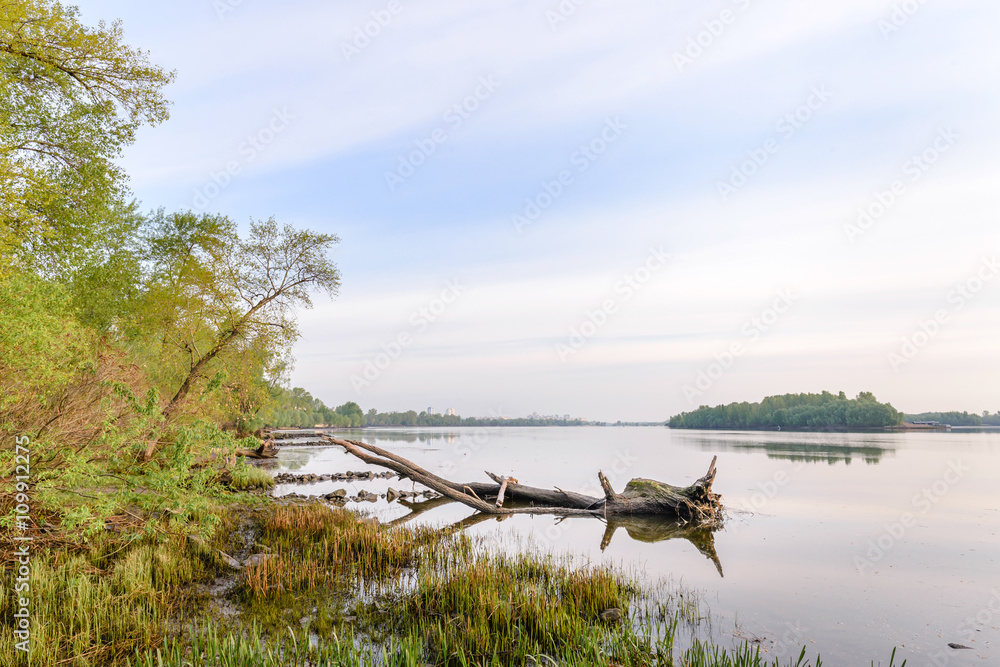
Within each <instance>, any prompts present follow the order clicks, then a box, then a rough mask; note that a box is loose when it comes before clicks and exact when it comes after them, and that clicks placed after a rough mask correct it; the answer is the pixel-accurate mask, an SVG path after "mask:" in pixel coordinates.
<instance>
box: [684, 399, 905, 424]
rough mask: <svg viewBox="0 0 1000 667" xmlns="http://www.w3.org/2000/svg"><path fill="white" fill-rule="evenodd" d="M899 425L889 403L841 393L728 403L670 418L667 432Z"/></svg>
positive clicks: (900, 421)
mask: <svg viewBox="0 0 1000 667" xmlns="http://www.w3.org/2000/svg"><path fill="white" fill-rule="evenodd" d="M902 424H903V413H901V412H899V411H898V410H896V408H894V407H892V405H890V404H889V403H879V402H878V400H877V399H876V398H875V395H874V394H872V393H871V392H867V391H863V392H861V393H860V394H858V395H857V397H856V398H847V395H846V394H844V392H839V393H837V394H833V393H830V392H828V391H824V392H823V393H821V394H783V395H781V396H768V397H767V398H765V399H764V400H762V401H761V402H760V403H747V402H743V403H730V404H728V405H717V406H715V407H709V406H707V405H703V406H701V407H699V408H698V409H697V410H694V411H692V412H682V413H681V414H679V415H674V416H673V417H671V418H670V421H668V422H667V425H668V426H669V427H670V428H698V429H778V428H783V429H791V430H800V431H847V430H852V429H878V428H886V427H892V426H900V425H902Z"/></svg>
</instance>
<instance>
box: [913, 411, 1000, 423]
mask: <svg viewBox="0 0 1000 667" xmlns="http://www.w3.org/2000/svg"><path fill="white" fill-rule="evenodd" d="M904 418H905V420H906V421H907V422H909V423H911V424H912V423H919V422H938V423H940V424H947V425H949V426H1000V411H997V413H996V414H994V415H991V414H990V413H989V411H988V410H983V414H982V416H980V415H977V414H976V413H974V412H958V411H952V412H921V413H920V414H915V415H911V414H906V415H904Z"/></svg>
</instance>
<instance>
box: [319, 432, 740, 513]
mask: <svg viewBox="0 0 1000 667" xmlns="http://www.w3.org/2000/svg"><path fill="white" fill-rule="evenodd" d="M324 438H325V439H326V440H328V441H329V442H331V443H332V444H335V445H338V446H340V447H343V448H344V449H345V450H347V451H348V452H349V453H350V454H353V455H354V456H356V457H357V458H359V459H361V460H362V461H364V462H365V463H369V464H371V465H376V466H379V467H382V468H388V469H389V470H394V471H395V472H397V473H399V474H400V476H402V477H407V478H409V479H411V480H413V481H414V482H418V483H420V484H423V485H424V486H426V487H428V488H429V489H432V490H434V491H437V492H438V493H440V494H441V495H443V496H446V497H448V498H451V499H452V500H455V501H457V502H460V503H462V504H464V505H468V506H469V507H472V508H473V509H475V510H478V511H479V512H482V513H483V514H488V515H506V514H558V515H564V516H599V517H609V516H629V515H638V516H667V517H674V518H676V519H678V520H679V521H681V522H684V523H694V524H698V525H704V526H719V525H721V524H722V521H723V508H722V503H721V502H720V501H719V495H718V494H717V493H713V492H712V482H714V481H715V474H716V468H715V462H716V458H713V459H712V463H711V465H710V466H709V468H708V472H707V473H705V475H703V476H702V477H700V478H699V479H698V480H696V481H695V483H694V484H692V485H690V486H686V487H679V486H673V485H671V484H665V483H663V482H657V481H655V480H651V479H641V478H640V479H633V480H632V481H630V482H629V483H628V484H627V485H626V486H625V490H624V491H623V492H622V493H616V492H615V490H614V489H613V488H612V487H611V482H610V481H608V478H607V477H606V476H605V475H604V473H603V472H600V473H598V479H599V480H600V482H601V488H602V489H603V490H604V497H603V498H596V497H593V496H588V495H585V494H582V493H574V492H572V491H563V490H562V489H559V488H555V489H539V488H535V487H531V486H526V485H524V484H521V483H520V482H518V481H517V480H516V479H514V478H512V477H506V478H505V477H500V476H498V475H494V474H493V473H490V472H487V473H486V474H487V475H488V476H489V477H490V479H492V480H493V482H492V483H489V482H467V483H459V482H452V481H450V480H447V479H444V478H442V477H439V476H437V475H435V474H434V473H431V472H429V471H427V470H425V469H423V468H421V467H420V466H418V465H417V464H415V463H413V462H412V461H408V460H407V459H404V458H403V457H401V456H398V455H396V454H393V453H392V452H390V451H387V450H385V449H382V448H380V447H376V446H374V445H369V444H367V443H364V442H361V441H358V440H341V439H339V438H334V437H331V436H324ZM501 491H502V493H501ZM504 499H507V500H510V501H512V502H514V503H517V505H516V506H513V507H503V501H504ZM490 500H492V501H493V502H489V501H490ZM497 501H499V502H497Z"/></svg>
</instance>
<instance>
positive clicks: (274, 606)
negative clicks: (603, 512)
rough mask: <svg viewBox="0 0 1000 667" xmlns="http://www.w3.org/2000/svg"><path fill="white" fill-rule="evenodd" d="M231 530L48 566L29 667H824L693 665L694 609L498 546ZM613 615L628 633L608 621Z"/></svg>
mask: <svg viewBox="0 0 1000 667" xmlns="http://www.w3.org/2000/svg"><path fill="white" fill-rule="evenodd" d="M247 517H252V524H253V525H252V526H248V524H247V520H248V519H247ZM218 525H219V529H218V530H217V532H216V535H215V536H214V537H213V538H211V539H209V540H188V539H185V538H184V537H183V536H175V535H161V536H160V538H159V539H152V538H149V537H144V538H141V539H133V540H131V541H130V540H128V539H127V538H123V537H121V536H117V535H109V536H102V537H101V538H100V539H98V540H96V541H95V542H94V543H92V544H90V545H89V546H88V548H86V549H79V548H78V549H76V550H70V549H65V548H64V549H61V550H53V551H50V552H48V553H44V552H39V553H38V554H37V555H36V557H35V559H34V560H33V563H32V567H33V572H32V579H31V584H32V591H31V595H32V601H33V602H32V604H33V607H32V609H33V617H32V651H33V653H32V655H31V663H30V664H32V665H40V666H42V667H56V666H57V665H58V666H70V667H97V666H99V665H129V666H130V667H202V666H204V667H251V666H253V667H258V666H260V667H326V666H327V665H330V666H332V665H347V666H349V667H350V666H355V665H357V666H360V665H371V664H379V665H385V666H394V665H401V666H410V665H412V666H420V667H423V666H425V665H435V666H449V667H450V666H465V665H470V666H471V665H477V666H478V665H487V666H497V667H499V666H507V665H517V666H518V667H520V666H522V665H555V664H558V665H560V666H568V667H572V666H576V665H579V666H581V667H582V666H583V665H588V666H589V665H597V666H605V667H611V666H612V665H614V666H616V667H632V666H636V667H638V666H640V665H642V666H676V667H681V666H683V667H786V665H787V667H821V664H822V663H821V661H820V659H819V657H817V658H816V660H815V662H809V661H807V660H806V658H805V650H804V649H803V651H802V653H801V654H800V655H799V658H798V661H795V660H794V659H792V660H788V661H787V663H782V662H780V661H778V660H773V659H770V660H769V659H768V658H766V657H762V656H761V654H760V650H759V649H758V648H756V647H752V646H750V645H743V646H740V647H737V648H735V649H730V650H725V649H723V648H720V647H718V646H714V645H711V644H705V643H701V642H698V641H695V642H694V644H693V645H692V646H691V647H690V648H689V649H687V650H682V649H681V648H680V647H678V646H677V645H676V644H675V638H676V637H677V636H678V635H679V631H680V630H682V629H683V630H684V631H685V633H690V634H692V636H693V634H694V633H696V632H697V630H698V628H699V627H700V624H701V623H702V621H703V619H704V618H705V615H704V614H703V612H702V609H701V604H700V602H699V601H698V599H697V596H696V595H692V594H691V593H690V592H689V591H686V590H683V589H679V588H677V587H676V586H674V585H673V584H670V583H669V582H659V583H656V584H649V583H639V582H640V581H641V578H640V577H636V576H633V575H632V574H631V573H629V572H626V571H624V570H622V569H620V568H615V567H608V566H593V565H589V564H582V565H581V564H579V563H577V562H576V561H574V560H573V559H572V558H571V557H568V556H565V557H558V558H557V557H553V556H550V555H547V554H544V553H539V552H537V551H531V550H528V551H526V552H522V551H518V552H516V553H513V554H509V553H505V552H502V551H499V550H498V549H496V548H495V545H493V544H492V543H490V542H488V541H486V539H485V538H481V539H480V540H474V539H472V538H469V537H467V536H465V535H462V534H456V533H454V532H450V531H439V530H434V529H431V528H426V527H423V528H419V527H418V528H414V527H407V526H399V527H395V528H389V527H385V526H379V525H377V524H375V523H374V522H371V521H366V520H363V519H362V518H361V517H360V516H359V515H358V514H356V513H353V512H348V511H345V510H340V509H331V508H330V507H327V506H325V505H323V504H320V503H310V504H304V505H290V504H272V505H270V506H268V507H267V508H266V509H264V510H263V511H253V510H245V509H244V508H243V507H242V506H241V505H240V504H233V505H232V506H231V508H230V509H229V510H227V513H225V514H222V515H221V516H220V517H218ZM248 527H252V528H253V531H252V534H249V533H247V532H246V531H247V529H248ZM236 535H240V536H241V539H243V540H246V539H251V540H252V541H253V542H254V543H255V546H254V547H253V549H252V551H254V552H258V551H259V552H263V553H268V554H270V556H269V557H267V558H264V559H262V560H261V562H259V563H258V564H256V565H253V566H248V567H244V568H243V569H242V570H240V571H238V572H236V571H233V570H227V569H225V568H224V567H223V566H220V565H219V563H218V558H217V553H218V549H220V548H225V549H230V550H231V547H232V545H231V544H230V545H227V544H226V542H227V540H229V539H230V538H231V537H232V536H236ZM234 553H235V552H234ZM220 574H223V575H225V576H228V577H230V578H231V579H232V587H231V592H230V594H229V599H228V603H229V604H231V605H235V607H236V609H238V611H239V614H238V615H235V616H234V615H225V616H223V615H218V614H216V613H215V612H214V611H212V609H213V606H212V605H208V604H205V603H206V602H207V601H208V600H206V599H205V597H204V596H203V595H201V594H196V593H195V592H194V589H193V588H192V586H191V584H194V583H198V582H207V581H210V580H212V579H213V578H215V577H216V576H218V575H220ZM11 585H12V582H11V581H10V578H9V577H8V578H5V579H4V580H3V581H2V582H0V617H9V614H10V613H12V611H13V608H12V603H13V600H14V594H13V591H12V590H11ZM610 609H615V610H620V612H621V615H620V618H617V619H608V618H607V615H606V614H605V615H604V616H603V617H602V612H604V611H606V610H610ZM182 628H183V630H181V629H182ZM13 641H14V639H13V637H12V634H11V633H3V634H2V635H0V664H4V665H7V664H10V665H15V664H24V663H23V662H19V661H18V658H20V657H21V656H19V655H18V654H17V653H16V652H15V649H14V647H13ZM892 660H893V663H892V664H893V665H894V660H895V653H893V658H892ZM904 665H905V663H904ZM890 667H892V665H890Z"/></svg>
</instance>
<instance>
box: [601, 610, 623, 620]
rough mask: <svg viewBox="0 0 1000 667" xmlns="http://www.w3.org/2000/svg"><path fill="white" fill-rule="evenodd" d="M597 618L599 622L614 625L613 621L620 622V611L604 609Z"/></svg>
mask: <svg viewBox="0 0 1000 667" xmlns="http://www.w3.org/2000/svg"><path fill="white" fill-rule="evenodd" d="M598 616H600V617H601V620H602V621H604V622H605V623H614V622H615V621H620V620H621V617H622V610H621V609H605V610H604V611H602V612H601V613H600V614H598Z"/></svg>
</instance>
